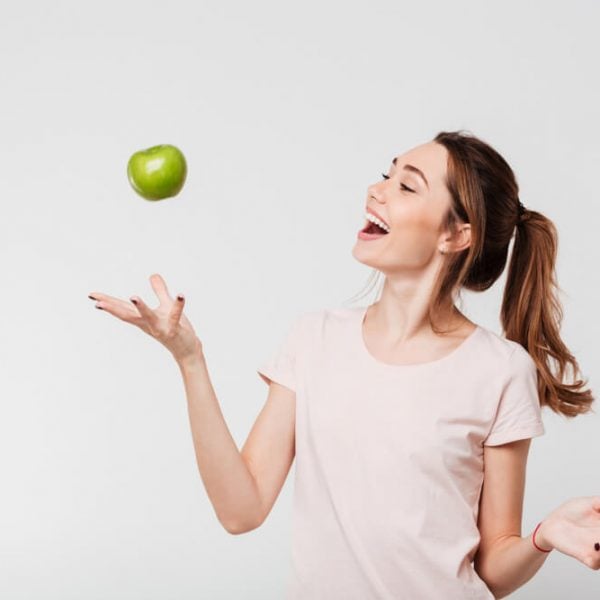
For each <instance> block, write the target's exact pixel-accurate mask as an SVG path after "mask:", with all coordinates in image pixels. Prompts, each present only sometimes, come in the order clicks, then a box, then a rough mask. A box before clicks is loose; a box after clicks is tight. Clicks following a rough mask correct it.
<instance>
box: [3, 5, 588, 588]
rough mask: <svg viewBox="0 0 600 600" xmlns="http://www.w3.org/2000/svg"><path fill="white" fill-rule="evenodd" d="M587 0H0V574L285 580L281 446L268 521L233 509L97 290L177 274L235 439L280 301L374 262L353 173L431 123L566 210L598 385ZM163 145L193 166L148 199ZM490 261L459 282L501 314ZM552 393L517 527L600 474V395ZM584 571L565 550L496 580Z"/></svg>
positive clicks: (344, 281)
mask: <svg viewBox="0 0 600 600" xmlns="http://www.w3.org/2000/svg"><path fill="white" fill-rule="evenodd" d="M599 17H600V10H599V8H598V4H597V3H594V2H591V1H589V2H583V1H574V2H570V3H568V5H566V4H565V3H564V2H544V3H542V2H536V3H522V2H516V1H514V0H512V1H505V2H502V3H491V2H465V1H458V2H452V3H448V2H442V1H436V2H432V1H429V2H423V1H421V2H402V1H398V0H394V1H393V2H392V1H382V2H369V3H366V2H364V3H352V2H351V3H342V2H331V3H322V2H314V1H307V2H302V3H281V2H275V1H270V2H265V1H257V2H251V3H249V2H242V1H240V0H238V1H236V2H222V1H217V0H209V1H204V2H192V1H187V2H181V1H172V2H170V3H169V4H165V3H149V2H141V1H136V2H132V1H120V2H111V1H106V2H101V3H98V2H93V3H92V2H75V1H73V0H65V1H61V2H51V3H49V2H42V1H40V0H37V1H35V2H13V3H10V4H9V3H4V4H3V5H2V7H1V8H0V67H1V73H2V92H1V94H0V106H1V110H0V134H1V143H0V165H1V169H0V170H1V172H2V202H1V204H0V206H1V211H2V215H1V218H0V244H1V252H0V260H1V263H0V267H1V270H0V274H1V276H2V311H1V312H2V343H1V344H0V353H1V354H0V368H1V370H2V375H1V377H0V385H1V386H2V387H1V389H0V476H1V478H2V486H1V493H0V597H2V598H7V599H8V598H10V599H11V600H25V599H27V600H33V599H40V598H43V599H44V600H70V599H73V600H74V599H80V598H86V599H87V600H94V599H106V598H110V599H128V600H131V599H135V598H140V599H142V598H143V599H145V600H147V599H157V600H158V599H161V600H163V599H166V598H169V599H170V598H173V599H177V600H184V599H192V598H211V599H217V598H219V599H231V598H257V599H258V598H260V599H261V600H264V599H266V598H271V599H274V600H275V599H278V598H281V597H282V593H283V590H284V585H285V581H286V579H287V576H288V573H289V568H290V564H289V559H290V557H289V547H290V531H291V507H292V504H291V500H292V492H293V476H294V467H292V470H291V471H290V475H289V477H288V480H287V481H286V484H285V486H284V488H283V491H282V493H281V495H280V496H279V499H278V500H277V503H276V504H275V507H274V508H273V511H272V513H271V514H270V515H269V517H268V520H267V521H266V523H265V524H264V525H263V526H262V527H261V528H260V529H258V530H255V531H253V532H251V533H249V534H247V535H242V536H234V535H230V534H228V533H227V532H225V531H224V529H223V528H222V527H221V526H220V524H219V523H218V521H217V519H216V516H215V514H214V511H213V508H212V505H211V504H210V502H209V500H208V497H207V495H206V492H205V489H204V487H203V484H202V481H201V479H200V475H199V473H198V470H197V466H196V461H195V456H194V452H193V445H192V438H191V432H190V426H189V421H188V414H187V406H186V401H185V395H184V388H183V383H182V380H181V376H180V373H179V370H178V368H177V365H176V364H175V362H174V360H173V359H172V357H171V355H170V354H169V353H168V351H167V350H166V349H165V348H163V347H162V346H161V345H160V344H159V343H158V342H156V341H155V340H153V339H152V338H150V337H149V336H147V335H146V334H145V333H143V332H142V331H141V330H139V329H137V328H135V327H133V326H131V325H129V324H126V323H124V322H122V321H119V320H117V319H116V318H115V317H113V316H111V315H109V314H108V313H103V312H102V311H99V310H96V309H95V308H94V302H92V301H91V300H89V299H88V297H87V295H88V293H89V292H91V291H99V292H104V293H108V294H111V295H113V296H117V297H120V298H123V299H128V298H129V297H130V296H131V295H133V294H137V295H140V296H141V297H142V298H143V299H144V300H145V301H146V302H147V303H149V304H150V306H152V307H153V308H154V307H155V306H156V305H157V299H156V297H155V296H154V293H153V291H152V289H151V287H150V283H149V280H148V278H149V276H150V275H151V274H152V273H155V272H158V273H160V274H161V275H162V276H163V277H164V278H165V280H166V282H167V285H168V286H169V290H170V291H171V293H172V295H175V294H176V293H178V292H183V293H184V294H185V295H186V299H187V304H186V315H187V316H188V318H189V319H190V320H191V322H192V323H193V325H194V327H195V329H196V331H197V333H198V335H199V337H200V338H201V339H202V341H203V344H204V348H205V354H206V357H207V364H208V366H209V371H210V375H211V380H212V382H213V385H214V387H215V389H216V392H217V395H218V398H219V401H220V405H221V407H222V410H223V413H224V415H225V418H226V420H227V423H228V426H229V428H230V430H231V432H232V435H233V436H234V438H235V440H236V443H237V444H238V447H240V448H241V446H242V444H243V442H244V441H245V439H246V437H247V435H248V432H249V431H250V428H251V426H252V423H253V422H254V420H255V419H256V417H257V415H258V413H259V411H260V409H261V408H262V405H263V404H264V402H265V400H266V397H267V393H268V388H267V387H266V386H265V383H264V382H263V381H262V380H261V379H260V377H259V376H258V374H257V373H256V368H257V366H258V365H259V364H260V363H261V362H262V361H263V359H264V358H265V357H267V356H270V354H271V353H272V351H273V350H274V348H275V347H276V346H277V344H278V343H279V342H280V340H281V338H282V336H283V334H284V332H285V331H286V329H287V327H288V324H289V323H290V322H291V320H292V319H293V318H294V317H295V316H296V315H297V314H298V313H300V312H303V311H306V310H313V309H319V308H323V307H335V306H339V305H341V304H342V303H344V302H345V301H346V300H347V299H348V298H350V297H351V296H352V295H354V294H355V293H356V292H358V291H359V290H360V289H361V288H362V287H363V285H364V283H365V281H366V280H367V278H368V276H369V275H370V272H371V270H370V268H369V267H367V266H365V265H363V264H360V263H358V262H357V261H356V260H355V259H354V258H353V257H352V255H351V250H352V247H353V246H354V244H355V240H356V233H357V231H358V229H359V228H360V227H361V226H362V225H363V222H364V221H363V213H364V207H365V203H366V199H367V186H368V185H370V184H371V183H373V182H375V181H377V180H379V179H380V177H381V172H382V171H383V172H387V169H388V168H389V165H390V162H391V160H392V158H393V157H394V156H396V155H398V154H401V153H403V152H405V151H407V150H409V149H410V148H412V147H414V146H416V145H418V144H421V143H423V142H426V141H429V140H430V139H432V138H433V137H434V136H435V134H436V133H437V132H438V131H440V130H454V129H459V128H464V129H467V130H469V131H471V132H472V133H474V134H475V135H478V136H480V137H482V138H483V139H484V140H486V141H488V142H489V143H491V144H492V145H493V146H494V147H495V148H496V149H497V150H499V151H500V152H501V153H502V154H503V156H504V157H505V158H506V159H507V161H508V162H509V163H510V165H511V166H512V167H513V169H514V170H515V173H516V175H517V178H518V181H519V183H520V189H521V194H520V197H521V200H522V202H523V203H524V204H525V205H526V206H528V207H530V208H533V209H535V210H539V211H541V212H543V213H544V214H546V215H547V216H548V217H550V218H551V219H552V220H553V221H554V223H555V224H556V226H557V228H558V231H559V240H560V245H559V258H558V264H557V275H558V281H559V284H560V286H561V288H562V290H563V291H564V294H563V295H562V296H561V300H562V302H563V307H564V321H563V327H562V335H563V339H564V341H565V343H566V344H567V346H568V347H569V349H570V350H571V351H572V352H573V353H574V354H575V356H576V357H577V359H578V360H579V363H580V366H581V369H582V373H583V375H584V376H585V377H587V378H589V382H590V386H591V387H592V388H593V389H594V388H597V382H598V377H599V375H600V373H599V370H598V363H597V361H596V360H594V359H595V358H596V351H595V350H594V344H596V346H597V343H598V341H597V340H598V338H599V334H600V326H599V325H598V320H597V306H598V285H599V283H600V281H599V276H598V263H599V260H600V250H599V248H598V244H597V242H596V238H597V232H598V225H599V223H600V221H599V217H600V209H599V206H600V203H599V199H598V191H597V190H598V181H597V177H596V175H597V173H598V164H599V162H598V161H599V159H600V144H599V143H598V134H599V133H600V121H599V119H598V106H599V105H600V85H599V76H598V65H597V60H598V55H599V50H600V43H599V42H598V37H597V23H598V19H599ZM161 143H170V144H174V145H176V146H178V147H179V148H181V150H182V151H183V152H184V154H185V156H186V158H187V160H188V167H189V173H188V178H187V182H186V185H185V187H184V189H183V190H182V192H181V193H180V194H179V195H178V196H176V197H174V198H171V199H168V200H165V201H161V202H155V203H151V202H147V201H145V200H143V199H142V198H140V197H139V196H137V195H136V194H135V192H134V191H133V190H132V189H131V187H130V186H129V183H128V180H127V176H126V165H127V161H128V159H129V157H130V155H131V154H132V153H133V152H135V151H137V150H139V149H142V148H147V147H149V146H152V145H156V144H161ZM504 281H505V278H504V275H503V276H502V278H501V279H500V280H499V281H498V282H497V283H496V284H495V285H494V287H493V288H492V289H491V290H489V291H487V292H484V293H483V294H470V293H469V294H466V295H465V300H466V304H465V312H466V313H467V315H468V316H469V317H470V318H471V319H472V320H474V321H476V322H478V323H480V324H481V325H484V326H486V327H489V328H491V329H493V330H495V331H497V332H499V331H500V325H499V309H500V299H501V294H502V290H503V286H504ZM369 301H370V300H369V299H363V300H362V301H361V302H360V304H365V303H366V302H369ZM240 332H243V333H242V335H240ZM543 416H544V423H545V426H546V430H547V431H546V435H544V436H543V437H541V438H537V439H535V440H534V441H533V443H532V447H531V451H530V455H529V463H528V474H527V488H526V496H525V503H524V514H523V535H528V534H529V533H530V532H531V531H532V529H533V527H535V525H536V524H537V523H538V521H539V520H541V519H542V518H543V517H545V516H546V515H547V514H548V513H549V512H550V511H551V510H553V509H555V508H556V507H558V506H559V505H560V504H561V503H562V502H564V501H565V500H567V499H569V498H571V497H576V496H585V495H592V494H599V493H600V477H599V475H598V472H599V470H598V451H597V445H596V442H597V440H598V432H599V426H600V420H599V418H600V417H599V416H598V415H597V414H595V415H586V416H582V417H579V418H577V419H575V420H571V421H568V420H566V419H565V418H563V417H560V416H557V415H555V414H554V413H552V412H550V411H544V412H543ZM599 591H600V579H599V574H598V572H594V571H592V570H591V569H589V568H587V567H586V566H585V565H583V564H582V563H580V562H578V561H577V560H575V559H574V558H572V557H569V556H566V555H564V554H561V553H559V552H558V551H555V552H553V553H552V554H551V555H550V556H549V557H548V559H547V561H546V563H545V565H544V566H543V567H542V569H541V570H540V571H539V572H538V573H537V574H536V576H535V577H534V579H533V580H531V581H530V582H529V583H528V584H526V585H525V586H524V587H523V588H521V589H520V590H519V591H517V592H516V593H515V594H514V595H513V597H514V598H518V599H520V600H526V599H534V598H535V599H537V598H545V599H546V600H551V599H556V600H558V599H564V598H565V597H569V598H575V597H576V598H577V599H578V600H591V599H592V598H594V599H595V598H597V597H598V593H599Z"/></svg>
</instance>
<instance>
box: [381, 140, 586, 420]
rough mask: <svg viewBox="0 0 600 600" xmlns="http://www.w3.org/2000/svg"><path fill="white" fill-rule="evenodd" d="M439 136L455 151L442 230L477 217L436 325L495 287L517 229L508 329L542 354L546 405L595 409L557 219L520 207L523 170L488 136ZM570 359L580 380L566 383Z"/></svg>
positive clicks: (447, 274) (439, 298)
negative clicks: (563, 297) (568, 341)
mask: <svg viewBox="0 0 600 600" xmlns="http://www.w3.org/2000/svg"><path fill="white" fill-rule="evenodd" d="M433 141H434V142H437V143H438V144H442V145H443V146H444V147H445V148H446V149H447V151H448V164H447V180H446V186H447V188H448V190H449V192H450V195H451V198H452V200H451V206H450V209H449V210H448V213H447V214H446V217H445V219H443V222H442V225H441V227H442V230H450V231H455V230H456V226H457V225H459V224H460V223H469V224H470V225H471V243H470V245H469V246H468V247H467V248H465V249H464V250H462V251H461V252H451V253H448V254H446V255H445V261H444V263H443V265H442V267H441V268H440V272H439V275H438V278H437V280H436V282H435V284H434V288H433V292H432V295H431V299H430V302H429V310H428V317H429V322H430V324H431V327H432V329H433V330H434V331H435V332H436V333H444V331H443V330H442V329H440V328H438V327H437V325H436V317H437V315H439V314H443V313H446V311H447V310H448V309H450V308H452V306H453V304H454V302H455V298H454V296H455V294H456V295H458V297H460V291H461V289H462V288H466V289H468V290H472V291H483V290H487V289H488V288H490V287H491V286H492V284H493V283H494V282H495V281H496V280H497V279H498V277H500V275H501V274H502V272H503V271H504V268H505V266H506V262H507V256H508V249H509V243H510V241H511V239H512V238H513V232H514V245H513V250H512V253H511V257H510V262H509V266H508V273H507V278H506V286H505V288H504V294H503V298H502V307H501V312H500V319H501V324H502V329H503V332H504V336H505V337H506V338H507V339H509V340H513V341H515V342H518V343H519V344H521V345H522V346H523V347H524V348H525V350H527V351H528V352H529V354H530V355H531V357H532V358H533V360H534V361H535V363H536V365H537V368H538V392H539V397H540V405H541V406H549V407H550V409H551V410H552V411H554V412H555V413H558V414H562V415H564V416H565V417H569V418H571V417H575V416H577V415H579V414H585V413H588V412H595V411H594V410H593V409H592V408H591V404H592V403H593V402H594V398H593V396H592V393H591V391H590V390H582V389H581V388H582V387H583V386H585V385H587V380H582V379H580V378H578V379H575V378H576V377H577V376H578V374H579V373H580V370H579V365H578V363H577V360H576V359H575V357H574V356H573V355H572V354H571V353H570V352H569V349H568V348H567V347H566V345H565V344H564V342H563V341H562V339H561V337H560V334H559V329H560V325H561V322H562V317H563V313H562V308H561V304H560V301H559V299H558V292H559V291H562V290H561V289H560V288H559V287H558V285H557V282H556V275H555V264H556V256H557V250H558V234H557V231H556V227H555V225H554V223H553V222H552V221H551V220H550V219H548V218H547V217H545V216H544V215H543V214H542V213H540V212H538V211H536V210H531V209H524V211H523V210H520V200H519V186H518V184H517V180H516V177H515V174H514V173H513V171H512V169H511V167H510V166H509V165H508V163H507V162H506V161H505V160H504V158H503V157H502V156H501V155H500V154H499V153H498V152H497V151H496V150H494V149H493V148H492V147H491V146H490V145H489V144H487V143H486V142H484V141H483V140H482V139H480V138H478V137H476V136H474V135H473V134H471V133H470V132H467V131H465V130H459V131H441V132H439V133H438V134H437V135H436V136H435V138H433ZM374 271H376V270H374ZM372 275H373V273H372V274H371V276H372ZM446 314H447V313H446ZM553 365H555V366H556V373H555V372H554V371H553V369H552V366H553ZM568 366H570V367H571V370H572V374H573V379H574V381H573V382H572V383H565V382H564V378H565V375H566V373H567V367H568Z"/></svg>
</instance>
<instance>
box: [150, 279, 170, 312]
mask: <svg viewBox="0 0 600 600" xmlns="http://www.w3.org/2000/svg"><path fill="white" fill-rule="evenodd" d="M150 285H152V289H153V290H154V292H155V293H156V295H157V296H158V299H159V301H160V304H161V306H168V305H169V304H171V302H173V298H171V296H170V295H169V290H168V289H167V284H166V283H165V280H164V279H163V278H162V277H161V276H160V275H159V274H158V273H154V274H153V275H150Z"/></svg>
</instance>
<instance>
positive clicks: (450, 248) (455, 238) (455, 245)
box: [443, 223, 471, 252]
mask: <svg viewBox="0 0 600 600" xmlns="http://www.w3.org/2000/svg"><path fill="white" fill-rule="evenodd" d="M443 245H445V247H446V248H447V252H460V251H461V250H464V249H465V248H468V247H469V246H470V245H471V225H470V224H469V223H461V224H459V225H457V230H456V232H455V233H454V235H452V234H449V235H446V237H445V238H444V243H443Z"/></svg>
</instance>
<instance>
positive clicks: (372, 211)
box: [367, 206, 390, 227]
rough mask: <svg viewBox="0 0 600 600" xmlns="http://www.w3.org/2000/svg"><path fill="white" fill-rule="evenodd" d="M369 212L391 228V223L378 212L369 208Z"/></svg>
mask: <svg viewBox="0 0 600 600" xmlns="http://www.w3.org/2000/svg"><path fill="white" fill-rule="evenodd" d="M367 212H370V213H371V214H372V215H373V216H375V217H377V218H378V219H379V220H380V221H383V222H384V223H385V224H386V225H387V226H388V227H389V226H390V225H389V223H388V222H387V221H386V220H385V219H384V218H383V217H382V216H381V215H380V214H378V213H377V212H376V211H374V210H373V209H372V208H371V207H369V206H367Z"/></svg>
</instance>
